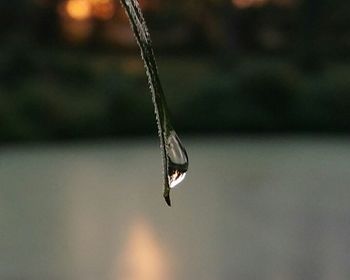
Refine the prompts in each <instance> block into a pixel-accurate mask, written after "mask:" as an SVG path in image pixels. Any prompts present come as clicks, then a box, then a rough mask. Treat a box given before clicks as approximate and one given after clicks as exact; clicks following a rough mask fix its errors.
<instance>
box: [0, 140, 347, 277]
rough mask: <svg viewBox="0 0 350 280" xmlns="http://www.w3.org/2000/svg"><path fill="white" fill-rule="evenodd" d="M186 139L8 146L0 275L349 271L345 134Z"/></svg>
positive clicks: (0, 193)
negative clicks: (181, 173)
mask: <svg viewBox="0 0 350 280" xmlns="http://www.w3.org/2000/svg"><path fill="white" fill-rule="evenodd" d="M184 141H185V144H186V146H187V147H188V150H189V153H190V172H189V174H188V177H187V178H186V180H185V182H184V183H183V185H182V186H181V189H177V190H175V191H173V193H172V198H173V204H174V206H173V207H172V208H168V207H167V206H166V205H165V203H164V201H163V199H162V196H161V195H162V187H161V184H162V181H161V179H162V176H161V173H160V172H161V163H160V156H159V149H158V147H157V143H156V142H153V141H150V140H147V139H146V140H135V141H125V142H116V143H111V142H109V143H94V144H69V145H67V144H65V145H53V146H37V147H28V146H27V147H15V146H12V147H7V148H6V147H3V148H1V156H0V279H3V280H19V279H20V280H44V279H45V280H46V279H49V280H70V279H76V280H95V279H99V280H158V279H167V280H178V279H181V280H187V279H188V280H189V279H202V280H209V279H210V280H212V279H218V280H226V279H238V280H239V279H339V280H340V279H344V280H345V279H350V266H349V259H350V206H349V201H350V189H349V185H350V173H349V167H350V143H349V141H347V140H345V139H336V138H329V139H325V138H322V139H321V138H269V139H262V138H260V139H248V138H245V139H234V138H213V139H200V138H198V139H195V138H193V139H186V138H185V139H184Z"/></svg>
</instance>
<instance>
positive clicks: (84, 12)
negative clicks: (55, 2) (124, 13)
mask: <svg viewBox="0 0 350 280" xmlns="http://www.w3.org/2000/svg"><path fill="white" fill-rule="evenodd" d="M65 12H66V14H67V15H68V16H69V17H70V18H72V19H74V20H77V21H81V20H87V19H89V18H91V17H95V18H98V19H102V20H109V19H111V18H112V17H113V16H114V13H115V5H114V2H113V1H112V0H67V2H66V4H65Z"/></svg>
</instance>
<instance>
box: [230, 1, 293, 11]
mask: <svg viewBox="0 0 350 280" xmlns="http://www.w3.org/2000/svg"><path fill="white" fill-rule="evenodd" d="M294 2H295V0H232V3H233V5H235V6H236V7H237V8H238V9H246V8H250V7H262V6H264V5H266V4H268V3H274V4H277V5H280V6H292V4H293V3H294Z"/></svg>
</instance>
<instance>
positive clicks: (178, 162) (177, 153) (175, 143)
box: [166, 130, 188, 188]
mask: <svg viewBox="0 0 350 280" xmlns="http://www.w3.org/2000/svg"><path fill="white" fill-rule="evenodd" d="M166 141H167V142H166V155H167V158H168V174H167V175H168V182H169V187H170V188H174V187H176V186H177V185H178V184H179V183H181V181H182V180H183V179H184V178H185V176H186V172H187V169H188V156H187V152H186V150H185V148H184V146H183V145H182V143H181V141H180V139H179V137H178V136H177V134H176V132H175V131H174V130H172V131H170V133H169V136H168V138H167V139H166Z"/></svg>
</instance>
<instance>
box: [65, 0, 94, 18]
mask: <svg viewBox="0 0 350 280" xmlns="http://www.w3.org/2000/svg"><path fill="white" fill-rule="evenodd" d="M66 12H67V14H68V15H69V16H70V17H71V18H72V19H75V20H85V19H88V18H89V17H90V16H91V5H90V3H89V1H88V0H69V1H68V2H67V3H66Z"/></svg>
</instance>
